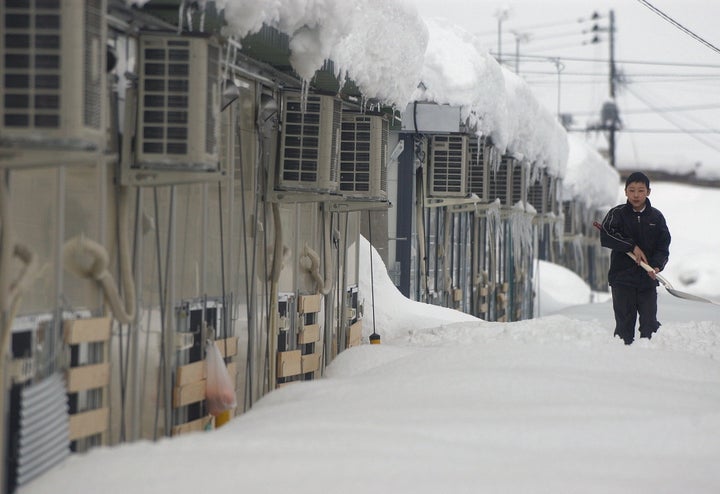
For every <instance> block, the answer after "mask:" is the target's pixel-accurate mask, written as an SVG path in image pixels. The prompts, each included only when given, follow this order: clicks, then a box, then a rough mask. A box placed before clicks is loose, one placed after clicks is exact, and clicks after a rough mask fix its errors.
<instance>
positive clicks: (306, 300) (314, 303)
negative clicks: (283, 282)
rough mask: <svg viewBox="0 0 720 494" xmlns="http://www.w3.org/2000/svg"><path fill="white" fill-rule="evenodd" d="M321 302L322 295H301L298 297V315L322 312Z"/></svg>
mask: <svg viewBox="0 0 720 494" xmlns="http://www.w3.org/2000/svg"><path fill="white" fill-rule="evenodd" d="M321 301H322V295H321V294H319V293H318V294H315V295H300V296H299V297H298V313H299V314H310V313H313V312H320V302H321Z"/></svg>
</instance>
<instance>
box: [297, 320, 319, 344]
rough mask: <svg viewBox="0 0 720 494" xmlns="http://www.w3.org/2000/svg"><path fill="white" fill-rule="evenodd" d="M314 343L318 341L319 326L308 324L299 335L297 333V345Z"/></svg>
mask: <svg viewBox="0 0 720 494" xmlns="http://www.w3.org/2000/svg"><path fill="white" fill-rule="evenodd" d="M316 341H320V325H319V324H308V325H307V326H303V328H302V330H301V331H300V333H298V345H305V344H307V343H315V342H316Z"/></svg>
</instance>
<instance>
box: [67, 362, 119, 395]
mask: <svg viewBox="0 0 720 494" xmlns="http://www.w3.org/2000/svg"><path fill="white" fill-rule="evenodd" d="M66 377H67V390H68V393H77V392H79V391H85V390H88V389H95V388H102V387H104V386H107V385H108V383H109V382H110V364H109V363H104V364H94V365H83V366H80V367H73V368H71V369H68V371H67V374H66Z"/></svg>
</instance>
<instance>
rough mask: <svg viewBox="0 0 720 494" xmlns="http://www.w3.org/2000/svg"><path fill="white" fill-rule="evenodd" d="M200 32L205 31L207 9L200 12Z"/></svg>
mask: <svg viewBox="0 0 720 494" xmlns="http://www.w3.org/2000/svg"><path fill="white" fill-rule="evenodd" d="M200 32H201V33H203V32H205V9H203V11H202V13H201V14H200Z"/></svg>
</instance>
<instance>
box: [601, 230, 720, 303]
mask: <svg viewBox="0 0 720 494" xmlns="http://www.w3.org/2000/svg"><path fill="white" fill-rule="evenodd" d="M593 226H594V227H595V228H597V229H598V230H600V229H601V228H602V225H600V223H598V222H597V221H593ZM626 254H627V255H628V256H630V259H632V260H633V261H635V262H637V259H636V258H635V254H633V253H632V252H626ZM640 266H642V268H643V269H644V270H645V271H647V272H648V273H650V272H653V273H655V270H654V269H653V268H651V267H650V266H649V265H648V264H647V263H645V262H641V263H640ZM655 278H657V280H658V281H659V282H660V283H662V286H664V287H665V290H667V291H668V293H669V294H670V295H674V296H675V297H678V298H684V299H685V300H694V301H696V302H704V303H706V304H714V305H720V304H718V303H717V302H713V301H712V300H708V299H706V298H702V297H698V296H697V295H693V294H692V293H686V292H681V291H680V290H676V289H675V288H673V286H672V285H671V284H670V282H669V281H668V280H666V279H665V278H664V277H663V276H661V275H660V274H658V273H655Z"/></svg>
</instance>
